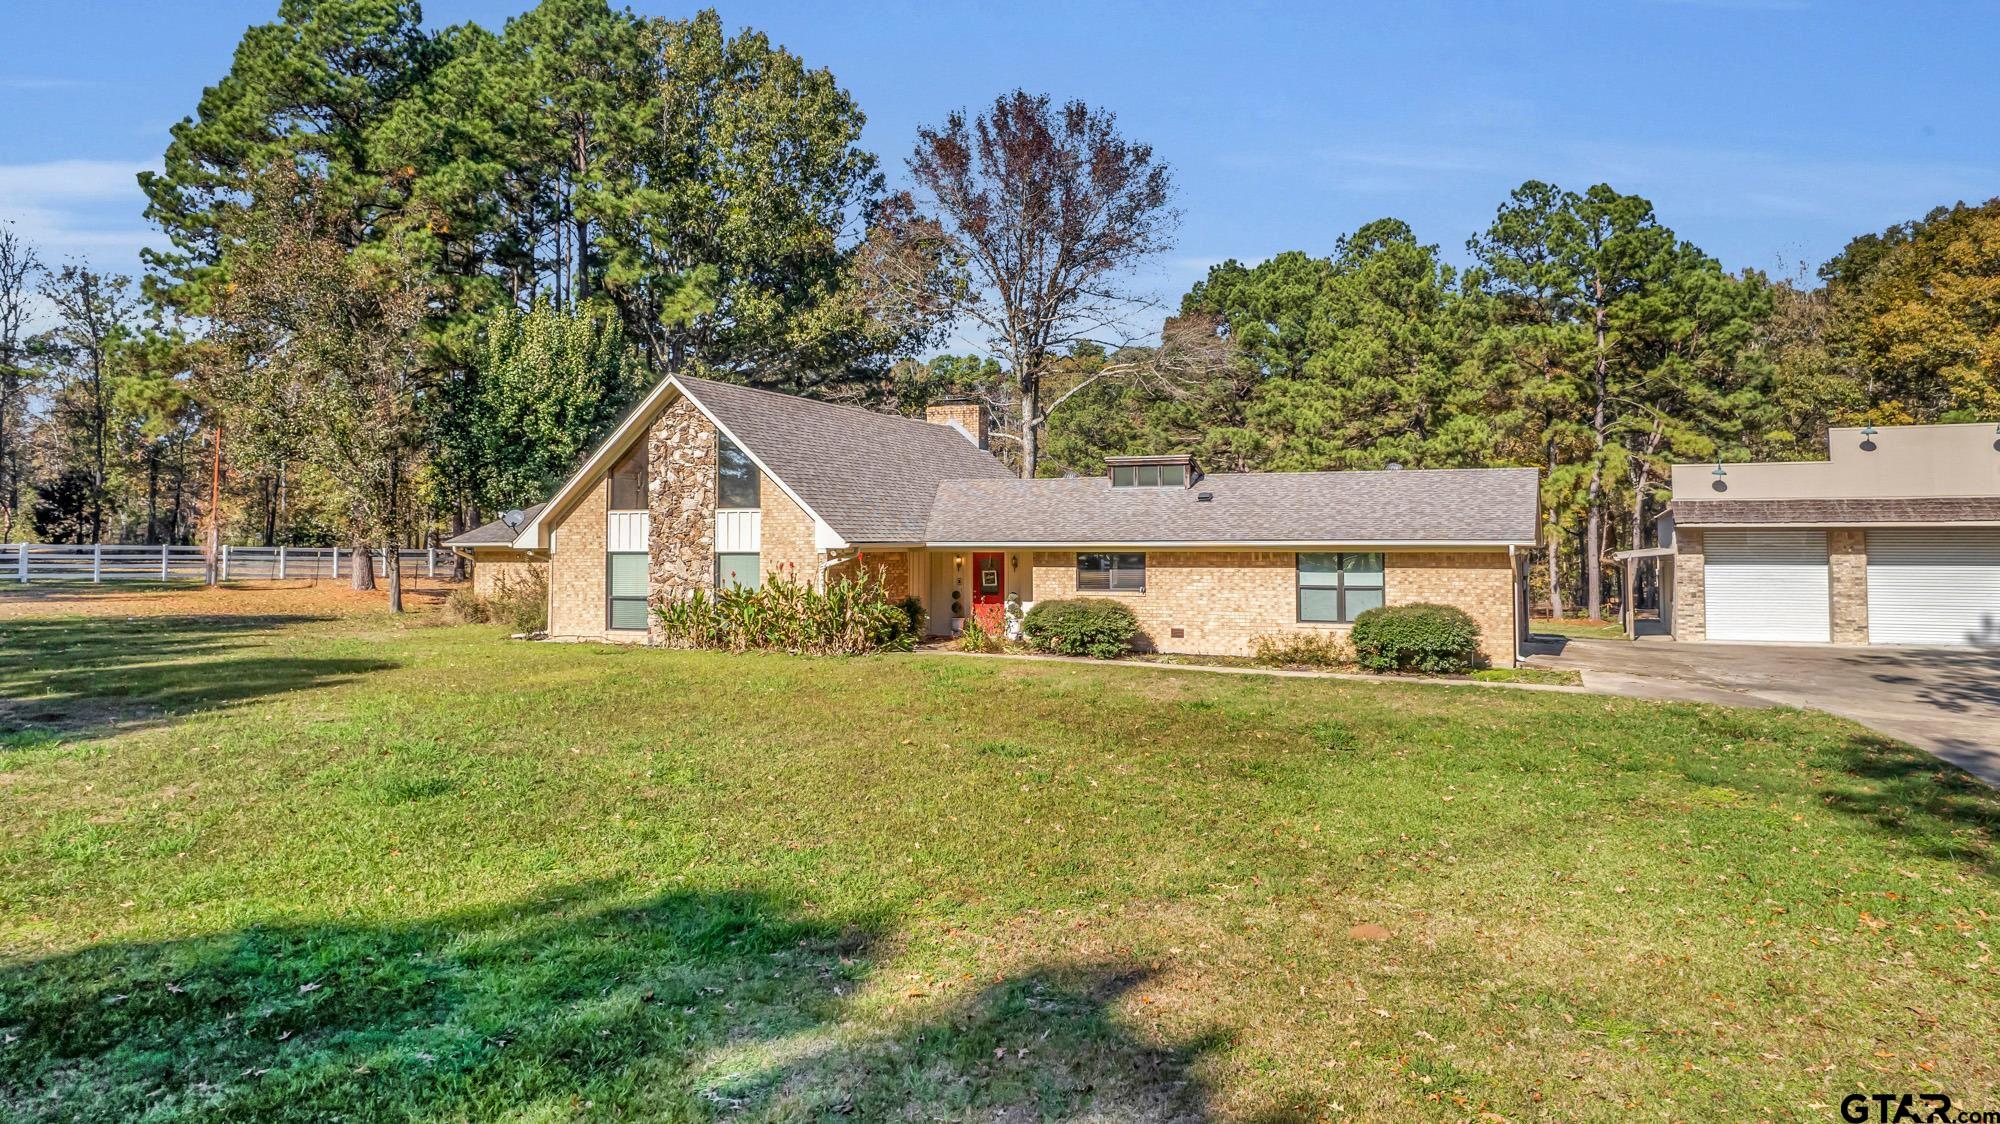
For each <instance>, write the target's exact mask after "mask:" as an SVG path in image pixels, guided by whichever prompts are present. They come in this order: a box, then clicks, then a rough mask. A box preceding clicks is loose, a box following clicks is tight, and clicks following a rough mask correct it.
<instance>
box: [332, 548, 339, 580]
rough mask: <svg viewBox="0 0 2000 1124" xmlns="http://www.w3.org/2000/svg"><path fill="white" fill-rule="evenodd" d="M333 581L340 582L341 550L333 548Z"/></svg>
mask: <svg viewBox="0 0 2000 1124" xmlns="http://www.w3.org/2000/svg"><path fill="white" fill-rule="evenodd" d="M333 580H334V581H339V580H340V548H339V547H337V546H336V547H334V548H333Z"/></svg>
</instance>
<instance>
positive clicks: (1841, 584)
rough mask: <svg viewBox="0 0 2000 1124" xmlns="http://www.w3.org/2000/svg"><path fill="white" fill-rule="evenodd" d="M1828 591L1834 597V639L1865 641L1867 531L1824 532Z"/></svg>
mask: <svg viewBox="0 0 2000 1124" xmlns="http://www.w3.org/2000/svg"><path fill="white" fill-rule="evenodd" d="M1826 551H1827V564H1828V565H1829V566H1830V567H1831V568H1832V569H1831V572H1830V573H1828V575H1827V583H1828V587H1829V588H1828V591H1829V592H1830V593H1831V594H1832V597H1833V642H1834V643H1836V644H1866V643H1868V532H1867V531H1864V530H1858V529H1853V528H1848V529H1838V530H1832V531H1828V532H1827V533H1826Z"/></svg>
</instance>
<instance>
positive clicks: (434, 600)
mask: <svg viewBox="0 0 2000 1124" xmlns="http://www.w3.org/2000/svg"><path fill="white" fill-rule="evenodd" d="M455 588H457V583H453V582H448V581H442V580H434V579H428V578H408V577H406V578H405V579H404V581H403V607H404V608H406V609H409V610H411V611H412V612H430V611H433V610H436V609H437V608H438V607H439V606H441V605H443V604H444V599H445V597H446V596H447V595H448V594H450V593H451V591H452V590H453V589H455ZM388 606H389V593H388V590H387V589H386V588H376V589H372V590H357V589H354V588H353V587H351V586H349V585H348V584H347V583H346V582H345V581H340V582H335V581H327V580H318V581H315V580H313V579H309V578H302V579H298V580H290V581H259V582H231V583H228V584H225V585H221V586H217V587H215V588H213V589H211V588H209V587H206V586H199V585H153V584H138V583H134V584H112V583H105V584H103V585H93V584H90V583H87V582H28V583H26V584H20V583H10V584H0V620H8V619H15V618H20V617H46V616H57V615H69V614H76V615H81V616H90V617H159V616H187V617H235V616H252V615H254V616H293V615H301V616H353V615H356V614H360V613H379V612H382V611H384V610H385V609H387V608H388Z"/></svg>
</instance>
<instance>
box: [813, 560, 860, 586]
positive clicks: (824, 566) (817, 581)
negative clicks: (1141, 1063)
mask: <svg viewBox="0 0 2000 1124" xmlns="http://www.w3.org/2000/svg"><path fill="white" fill-rule="evenodd" d="M853 560H854V552H849V553H847V554H844V555H843V554H835V555H831V556H830V557H828V558H827V560H826V561H824V562H821V563H820V564H819V571H818V572H817V573H815V574H814V575H813V588H814V589H815V590H817V591H818V592H820V593H825V592H826V572H827V571H828V570H831V569H833V568H834V567H835V566H838V565H840V564H841V563H842V562H852V561H853Z"/></svg>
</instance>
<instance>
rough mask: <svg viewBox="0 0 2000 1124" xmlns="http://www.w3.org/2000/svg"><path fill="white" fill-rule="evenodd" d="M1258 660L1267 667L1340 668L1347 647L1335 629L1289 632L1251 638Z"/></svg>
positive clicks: (1344, 661) (1345, 660)
mask: <svg viewBox="0 0 2000 1124" xmlns="http://www.w3.org/2000/svg"><path fill="white" fill-rule="evenodd" d="M1251 644H1252V645H1253V650H1254V654H1255V658H1256V660H1257V662H1258V663H1261V664H1265V665H1268V666H1270V667H1339V666H1340V665H1342V664H1344V663H1346V662H1348V660H1347V646H1346V645H1344V644H1342V643H1341V641H1340V634H1339V633H1336V632H1290V633H1280V634H1278V635H1275V636H1259V637H1258V638H1257V639H1255V640H1253V641H1251Z"/></svg>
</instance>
